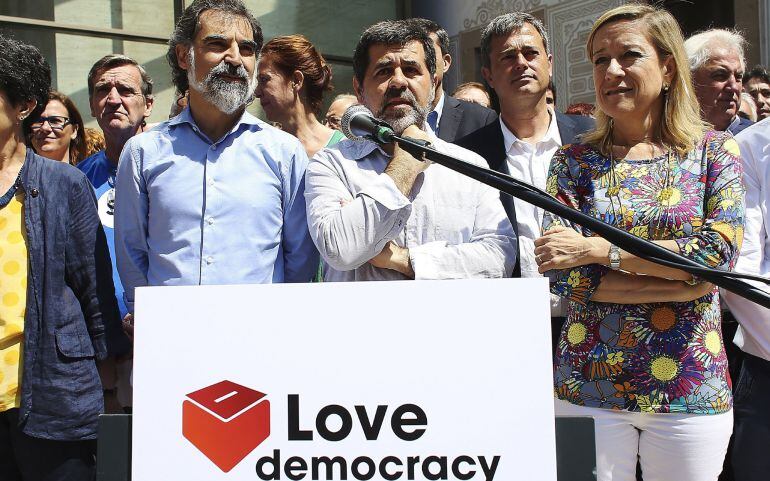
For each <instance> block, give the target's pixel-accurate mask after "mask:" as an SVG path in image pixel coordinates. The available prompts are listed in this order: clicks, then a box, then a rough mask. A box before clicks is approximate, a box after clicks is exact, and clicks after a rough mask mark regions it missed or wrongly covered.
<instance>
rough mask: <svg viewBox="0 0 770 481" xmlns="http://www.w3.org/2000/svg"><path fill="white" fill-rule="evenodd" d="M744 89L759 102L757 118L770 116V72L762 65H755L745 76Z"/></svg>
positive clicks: (761, 118) (762, 118)
mask: <svg viewBox="0 0 770 481" xmlns="http://www.w3.org/2000/svg"><path fill="white" fill-rule="evenodd" d="M743 89H744V91H746V92H748V94H749V95H751V97H752V98H753V99H754V102H755V103H756V104H757V120H764V119H766V118H768V117H770V74H769V73H768V72H767V69H766V68H765V67H763V66H761V65H757V66H755V67H754V68H753V69H751V70H750V71H749V72H747V73H746V75H744V76H743Z"/></svg>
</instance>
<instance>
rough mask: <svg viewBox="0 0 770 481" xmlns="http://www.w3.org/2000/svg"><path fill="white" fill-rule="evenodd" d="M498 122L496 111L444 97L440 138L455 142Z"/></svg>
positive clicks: (439, 125)
mask: <svg viewBox="0 0 770 481" xmlns="http://www.w3.org/2000/svg"><path fill="white" fill-rule="evenodd" d="M495 120H497V114H496V113H495V111H494V110H492V109H488V108H486V107H483V106H481V105H479V104H474V103H472V102H466V101H465V100H458V99H456V98H454V97H450V96H449V95H446V94H445V95H444V109H443V110H442V111H441V119H440V120H439V123H438V138H439V139H441V140H446V141H447V142H454V141H455V140H457V139H459V138H460V137H465V136H466V135H468V134H470V133H471V132H473V131H476V130H478V129H480V128H481V127H484V126H485V125H488V124H491V123H492V122H494V121H495Z"/></svg>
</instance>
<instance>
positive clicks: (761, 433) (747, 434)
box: [722, 119, 770, 481]
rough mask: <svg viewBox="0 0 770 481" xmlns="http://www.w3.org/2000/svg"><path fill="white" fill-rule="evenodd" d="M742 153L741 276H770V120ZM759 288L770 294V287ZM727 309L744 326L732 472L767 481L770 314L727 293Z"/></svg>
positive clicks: (753, 132)
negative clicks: (744, 221) (744, 197)
mask: <svg viewBox="0 0 770 481" xmlns="http://www.w3.org/2000/svg"><path fill="white" fill-rule="evenodd" d="M735 139H736V140H737V141H738V145H739V146H740V148H741V158H742V160H743V181H744V184H745V185H746V215H745V219H746V226H745V230H744V234H743V245H742V247H741V255H740V257H739V258H738V262H737V264H736V266H735V270H736V271H738V272H743V273H747V274H756V275H760V276H763V277H768V276H770V212H768V205H770V193H768V191H767V189H768V187H769V186H770V119H765V120H763V121H761V122H759V123H757V124H754V125H753V126H750V127H749V128H747V129H746V130H744V131H742V132H741V133H740V134H738V135H737V136H736V138H735ZM757 286H758V287H760V288H762V289H765V290H768V286H767V285H766V284H760V283H757ZM722 296H723V297H724V299H725V301H726V302H727V305H728V306H729V307H730V311H732V313H733V315H734V316H735V318H736V319H737V320H738V322H739V323H740V326H739V327H738V332H737V333H736V335H735V339H734V340H733V342H734V343H735V344H737V345H738V347H740V348H741V350H742V351H743V353H744V360H743V364H742V366H741V374H740V376H739V378H738V382H737V384H736V385H735V387H734V389H733V392H734V395H735V400H734V413H735V425H734V428H733V436H734V440H733V449H732V466H733V473H734V476H735V480H736V481H759V480H765V479H767V477H768V473H770V456H768V455H767V446H768V445H770V310H768V309H766V308H764V307H762V306H760V305H758V304H755V303H753V302H751V301H749V300H746V299H744V298H742V297H740V296H738V295H736V294H733V293H732V292H729V291H726V290H722Z"/></svg>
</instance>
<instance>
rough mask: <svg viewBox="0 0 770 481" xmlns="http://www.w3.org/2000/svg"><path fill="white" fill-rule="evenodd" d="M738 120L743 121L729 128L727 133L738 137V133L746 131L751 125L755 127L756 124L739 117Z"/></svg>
mask: <svg viewBox="0 0 770 481" xmlns="http://www.w3.org/2000/svg"><path fill="white" fill-rule="evenodd" d="M738 118H739V119H741V120H740V122H738V125H736V126H735V127H732V128H730V127H728V128H727V131H728V132H730V133H731V134H733V135H738V132H740V131H741V130H743V129H745V128H746V127H748V126H750V125H754V122H752V121H751V120H749V119H744V118H743V117H738Z"/></svg>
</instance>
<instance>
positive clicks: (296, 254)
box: [115, 0, 318, 322]
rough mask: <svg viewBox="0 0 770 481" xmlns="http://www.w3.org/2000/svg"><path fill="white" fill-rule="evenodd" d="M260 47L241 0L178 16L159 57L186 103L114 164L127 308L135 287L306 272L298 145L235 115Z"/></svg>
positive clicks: (259, 279) (249, 91) (204, 2)
mask: <svg viewBox="0 0 770 481" xmlns="http://www.w3.org/2000/svg"><path fill="white" fill-rule="evenodd" d="M261 47H262V30H261V28H260V26H259V23H258V22H257V20H256V18H255V17H254V16H253V14H252V13H251V12H250V11H249V10H248V9H247V8H246V7H245V6H244V4H243V2H242V1H241V0H195V1H194V2H192V3H191V4H190V5H189V6H188V7H187V8H186V9H185V10H184V12H183V13H182V15H181V16H180V18H179V20H178V22H177V25H176V28H175V30H174V32H173V34H172V36H171V40H170V42H169V50H168V54H167V58H168V60H169V63H170V65H171V70H172V78H173V81H174V85H175V87H176V88H177V91H179V92H185V91H188V92H189V101H188V106H187V107H186V108H185V109H184V110H183V111H182V113H180V114H179V115H178V116H176V117H174V118H172V119H170V120H167V121H165V122H162V123H161V124H160V125H158V126H157V127H156V128H155V129H153V130H151V131H149V132H145V133H144V134H142V135H139V136H137V137H134V138H133V139H131V140H130V141H129V142H128V144H126V147H125V149H124V150H123V154H122V155H121V161H120V165H119V167H118V180H117V188H116V203H115V208H116V210H115V217H116V223H115V224H116V232H115V242H116V246H117V251H118V270H119V271H120V278H121V280H122V281H123V286H124V287H125V297H126V304H127V306H128V309H129V310H131V311H133V307H134V306H133V302H134V291H135V288H136V287H139V286H158V285H200V284H248V283H271V282H302V281H310V279H312V277H313V275H314V274H315V271H316V269H317V267H318V254H317V252H316V250H315V248H314V247H313V243H312V240H311V239H310V236H309V234H308V229H307V222H306V218H305V203H304V198H303V191H304V182H303V179H304V174H305V167H306V165H307V155H306V154H305V149H304V148H303V147H302V144H300V143H299V141H298V140H297V139H296V138H295V137H293V136H291V135H289V134H287V133H285V132H282V131H280V130H278V129H275V128H273V127H271V126H269V125H267V124H266V123H264V122H262V121H260V120H258V119H257V118H255V117H254V116H252V115H251V114H249V113H248V112H246V105H247V104H248V103H249V102H250V101H251V99H252V98H253V95H254V90H255V88H256V75H255V72H256V68H255V67H256V59H257V55H258V54H259V51H260V49H261ZM140 322H141V321H140Z"/></svg>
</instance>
